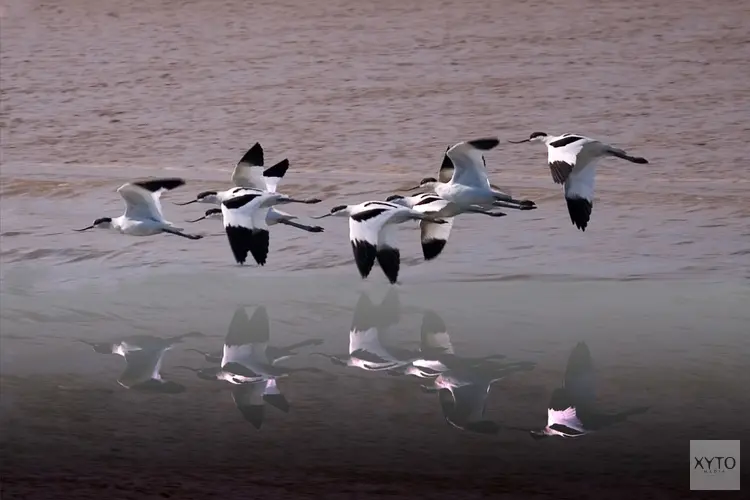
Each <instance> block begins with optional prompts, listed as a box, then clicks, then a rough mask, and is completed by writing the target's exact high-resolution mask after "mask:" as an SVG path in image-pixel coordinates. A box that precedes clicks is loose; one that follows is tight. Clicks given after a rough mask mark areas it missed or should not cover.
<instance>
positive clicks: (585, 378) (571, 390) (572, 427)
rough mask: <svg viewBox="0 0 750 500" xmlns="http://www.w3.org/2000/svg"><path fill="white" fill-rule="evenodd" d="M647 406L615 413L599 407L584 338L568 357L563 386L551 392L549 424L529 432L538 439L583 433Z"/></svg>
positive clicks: (644, 409)
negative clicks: (602, 410)
mask: <svg viewBox="0 0 750 500" xmlns="http://www.w3.org/2000/svg"><path fill="white" fill-rule="evenodd" d="M647 410H648V408H645V407H639V408H634V409H632V410H628V411H624V412H620V413H613V414H605V413H601V412H599V411H598V410H597V409H596V391H595V380H594V366H593V363H592V361H591V352H590V351H589V348H588V346H587V345H586V344H585V343H584V342H579V343H578V344H577V345H576V346H575V348H574V349H573V351H572V352H571V353H570V357H569V358H568V365H567V367H566V369H565V377H564V379H563V385H562V387H561V388H559V389H555V390H554V391H553V392H552V397H551V398H550V403H549V408H548V409H547V425H546V426H545V427H544V428H543V429H541V430H531V431H530V433H531V436H532V437H533V438H535V439H541V438H544V437H548V436H560V437H565V438H570V437H580V436H583V435H584V434H587V433H589V432H591V431H595V430H599V429H602V428H603V427H607V426H609V425H612V424H615V423H617V422H622V421H624V420H626V419H627V418H629V417H630V416H632V415H637V414H639V413H643V412H645V411H647Z"/></svg>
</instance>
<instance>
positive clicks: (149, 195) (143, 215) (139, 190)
mask: <svg viewBox="0 0 750 500" xmlns="http://www.w3.org/2000/svg"><path fill="white" fill-rule="evenodd" d="M183 184H185V181H184V180H182V179H178V178H170V179H154V180H149V181H140V182H127V183H125V184H123V185H122V186H120V187H119V188H117V192H118V193H119V194H120V196H121V197H122V199H123V200H124V201H125V217H127V218H129V219H152V220H155V221H159V222H163V221H164V214H163V213H162V209H161V202H160V200H159V199H160V198H161V194H162V193H163V192H164V191H169V190H171V189H174V188H176V187H179V186H182V185H183Z"/></svg>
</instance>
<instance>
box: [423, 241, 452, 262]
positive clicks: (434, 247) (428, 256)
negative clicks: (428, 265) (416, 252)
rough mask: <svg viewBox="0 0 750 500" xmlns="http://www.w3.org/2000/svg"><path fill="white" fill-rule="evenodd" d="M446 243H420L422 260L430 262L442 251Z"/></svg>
mask: <svg viewBox="0 0 750 500" xmlns="http://www.w3.org/2000/svg"><path fill="white" fill-rule="evenodd" d="M446 243H447V241H446V240H434V239H433V240H426V241H423V242H422V255H424V260H432V259H434V258H435V257H437V256H438V255H440V253H441V252H442V251H443V248H445V245H446Z"/></svg>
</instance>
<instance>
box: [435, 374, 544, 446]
mask: <svg viewBox="0 0 750 500" xmlns="http://www.w3.org/2000/svg"><path fill="white" fill-rule="evenodd" d="M534 366H535V364H534V363H531V362H526V361H521V362H513V363H506V364H500V363H495V362H489V361H485V362H482V363H481V364H477V365H473V366H463V367H457V368H451V369H449V370H446V371H444V372H442V373H440V374H439V375H438V376H437V377H435V379H434V382H433V384H432V386H429V385H423V386H422V389H423V390H424V391H425V392H437V393H438V396H439V400H440V408H441V409H442V412H443V417H444V418H445V420H446V422H448V424H450V425H452V426H453V427H455V428H457V429H461V430H464V431H470V432H478V433H482V434H496V433H497V432H498V431H499V429H500V428H501V426H500V425H498V424H497V423H496V422H493V421H491V420H486V419H485V417H484V413H485V409H486V407H487V396H488V395H489V393H490V388H491V386H492V384H494V383H495V382H497V381H498V380H502V379H503V378H505V377H507V376H508V375H511V374H512V373H516V372H521V371H529V370H533V369H534Z"/></svg>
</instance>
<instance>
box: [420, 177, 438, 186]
mask: <svg viewBox="0 0 750 500" xmlns="http://www.w3.org/2000/svg"><path fill="white" fill-rule="evenodd" d="M428 182H437V179H435V178H434V177H425V178H424V179H422V180H421V181H419V184H420V185H421V184H426V183H428Z"/></svg>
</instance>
